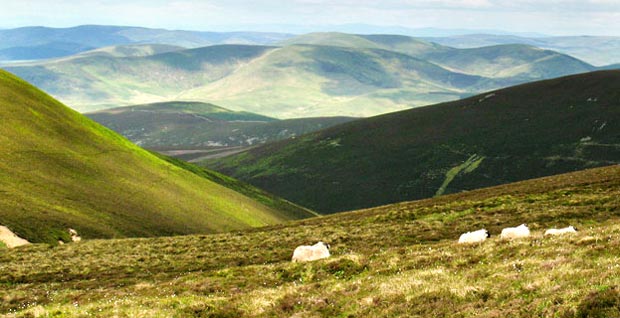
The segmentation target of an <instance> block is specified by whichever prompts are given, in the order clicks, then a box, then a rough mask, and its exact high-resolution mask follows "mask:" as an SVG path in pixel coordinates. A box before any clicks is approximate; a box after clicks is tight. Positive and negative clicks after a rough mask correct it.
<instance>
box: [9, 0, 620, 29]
mask: <svg viewBox="0 0 620 318" xmlns="http://www.w3.org/2000/svg"><path fill="white" fill-rule="evenodd" d="M82 24H103V25H128V26H144V27H154V28H166V29H184V30H200V31H279V32H282V31H287V28H288V29H290V31H291V32H292V33H293V32H295V31H308V29H312V28H317V27H318V26H322V27H323V28H322V29H321V30H323V31H324V30H325V27H326V26H334V25H342V24H368V25H376V26H400V27H406V28H441V29H473V30H504V31H508V32H512V33H528V32H532V33H540V34H548V35H584V34H588V35H616V36H620V0H403V1H396V0H381V1H379V0H288V1H286V0H285V1H281V0H254V1H242V0H171V1H164V0H0V28H14V27H21V26H33V25H42V26H51V27H69V26H76V25H82ZM293 26H296V27H297V28H295V27H293Z"/></svg>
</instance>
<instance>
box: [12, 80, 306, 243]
mask: <svg viewBox="0 0 620 318" xmlns="http://www.w3.org/2000/svg"><path fill="white" fill-rule="evenodd" d="M0 117H1V118H2V120H3V123H2V126H0V224H2V225H4V226H7V227H9V228H10V229H11V230H12V231H13V232H15V233H16V234H18V235H19V236H21V237H23V238H26V239H28V240H29V241H31V242H53V243H55V242H57V241H58V240H59V239H61V240H68V239H69V234H68V232H67V229H68V228H74V229H76V230H78V232H79V233H80V235H81V236H82V237H83V238H86V239H89V238H111V237H131V236H161V235H172V234H188V233H211V232H217V231H226V230H235V229H244V228H248V227H252V226H261V225H267V224H274V223H278V222H282V221H286V220H289V219H293V218H297V217H300V215H299V214H304V213H299V214H291V213H289V212H286V211H282V210H279V209H277V208H275V207H268V206H267V205H264V204H261V203H258V202H257V201H255V200H253V199H250V198H248V197H246V196H244V195H242V194H240V193H238V192H236V191H234V190H232V189H229V188H226V187H224V186H221V185H219V184H217V183H216V182H213V181H210V180H208V179H206V178H204V177H199V176H198V175H196V174H195V173H192V172H190V171H187V170H186V169H183V168H180V167H178V166H176V165H173V164H170V163H168V162H166V161H164V160H161V159H159V158H158V157H156V156H154V155H152V154H151V153H149V152H147V151H145V150H143V149H141V148H139V147H137V146H135V145H134V144H132V143H131V142H129V141H128V140H126V139H124V138H123V137H121V136H120V135H118V134H116V133H114V132H112V131H111V130H109V129H107V128H104V127H102V126H100V125H99V124H96V123H95V122H93V121H91V120H90V119H88V118H86V117H84V116H82V115H80V114H78V113H76V112H75V111H73V110H70V109H69V108H67V107H66V106H64V105H62V104H61V103H59V102H57V101H56V100H54V99H52V98H51V97H49V96H48V95H46V94H44V93H43V92H41V91H39V90H38V89H37V88H35V87H33V86H31V85H29V84H28V83H26V82H24V81H22V80H20V79H18V78H17V77H15V76H13V75H11V74H9V73H7V72H4V71H0ZM299 209H300V210H303V209H301V208H299ZM312 215H313V214H311V213H309V212H308V213H305V216H312Z"/></svg>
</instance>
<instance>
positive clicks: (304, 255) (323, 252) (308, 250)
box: [292, 242, 329, 262]
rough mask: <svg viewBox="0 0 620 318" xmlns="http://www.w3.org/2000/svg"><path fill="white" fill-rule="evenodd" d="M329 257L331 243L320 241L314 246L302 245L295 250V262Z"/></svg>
mask: <svg viewBox="0 0 620 318" xmlns="http://www.w3.org/2000/svg"><path fill="white" fill-rule="evenodd" d="M328 257H329V244H326V243H323V242H318V243H316V244H314V245H312V246H308V245H301V246H298V247H297V248H296V249H295V251H294V252H293V259H292V261H293V262H308V261H315V260H317V259H322V258H328Z"/></svg>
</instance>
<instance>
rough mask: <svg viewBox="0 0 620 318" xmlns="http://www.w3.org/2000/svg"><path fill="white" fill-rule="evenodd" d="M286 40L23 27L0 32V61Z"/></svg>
mask: <svg viewBox="0 0 620 318" xmlns="http://www.w3.org/2000/svg"><path fill="white" fill-rule="evenodd" d="M289 37H291V35H288V34H281V33H261V32H197V31H180V30H165V29H149V28H141V27H128V26H103V25H81V26H76V27H71V28H48V27H23V28H16V29H6V30H0V61H1V60H28V59H49V58H57V57H64V56H69V55H73V54H77V53H80V52H84V51H88V50H92V49H97V48H102V47H108V46H116V45H127V44H164V45H173V46H181V47H185V48H196V47H202V46H208V45H216V44H259V45H260V44H272V43H275V42H278V41H282V40H284V39H287V38H289Z"/></svg>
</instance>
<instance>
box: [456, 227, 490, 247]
mask: <svg viewBox="0 0 620 318" xmlns="http://www.w3.org/2000/svg"><path fill="white" fill-rule="evenodd" d="M488 237H491V234H489V231H487V230H485V229H482V230H478V231H474V232H467V233H463V234H461V236H460V237H459V244H472V243H482V242H484V240H486V239H487V238H488Z"/></svg>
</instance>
